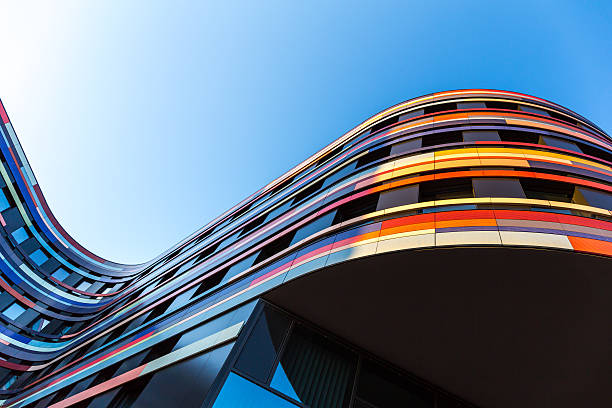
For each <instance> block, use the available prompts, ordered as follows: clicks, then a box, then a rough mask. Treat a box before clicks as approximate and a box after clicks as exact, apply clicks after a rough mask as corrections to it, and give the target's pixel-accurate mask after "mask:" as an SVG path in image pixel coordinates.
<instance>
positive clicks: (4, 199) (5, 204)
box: [0, 188, 11, 211]
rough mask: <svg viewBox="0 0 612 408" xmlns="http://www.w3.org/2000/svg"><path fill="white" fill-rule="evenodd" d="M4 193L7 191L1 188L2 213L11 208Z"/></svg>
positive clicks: (0, 202)
mask: <svg viewBox="0 0 612 408" xmlns="http://www.w3.org/2000/svg"><path fill="white" fill-rule="evenodd" d="M6 192H7V189H4V188H3V189H2V190H0V211H4V210H6V209H7V208H10V207H11V203H10V201H9V200H8V198H6V197H7V196H6Z"/></svg>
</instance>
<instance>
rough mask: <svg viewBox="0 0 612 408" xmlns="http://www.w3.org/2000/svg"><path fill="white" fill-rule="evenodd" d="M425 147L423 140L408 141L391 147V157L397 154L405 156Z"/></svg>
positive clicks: (418, 138)
mask: <svg viewBox="0 0 612 408" xmlns="http://www.w3.org/2000/svg"><path fill="white" fill-rule="evenodd" d="M422 145H423V140H422V139H421V138H420V137H417V138H414V139H410V140H407V141H405V142H402V143H398V144H394V145H393V146H391V156H393V155H396V154H404V153H408V152H412V151H414V150H417V149H420V148H421V146H422Z"/></svg>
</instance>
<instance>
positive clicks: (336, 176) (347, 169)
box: [323, 161, 357, 188]
mask: <svg viewBox="0 0 612 408" xmlns="http://www.w3.org/2000/svg"><path fill="white" fill-rule="evenodd" d="M356 167H357V162H355V161H353V162H350V163H349V164H347V165H346V166H344V167H342V168H341V169H340V170H338V171H336V172H335V173H333V174H330V175H329V176H327V178H326V179H325V182H324V183H323V188H325V187H327V186H331V185H332V184H334V183H335V182H336V181H338V180H340V179H342V178H344V177H346V176H348V175H349V174H351V173H352V172H353V171H355V168H356Z"/></svg>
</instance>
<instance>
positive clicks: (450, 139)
mask: <svg viewBox="0 0 612 408" xmlns="http://www.w3.org/2000/svg"><path fill="white" fill-rule="evenodd" d="M461 142H463V135H462V134H461V132H440V133H434V134H431V135H427V136H424V137H423V142H422V144H423V147H429V146H439V145H445V144H449V143H461Z"/></svg>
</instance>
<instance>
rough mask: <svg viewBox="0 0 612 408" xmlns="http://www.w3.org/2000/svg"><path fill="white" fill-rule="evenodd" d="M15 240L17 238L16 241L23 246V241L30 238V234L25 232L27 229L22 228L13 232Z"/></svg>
mask: <svg viewBox="0 0 612 408" xmlns="http://www.w3.org/2000/svg"><path fill="white" fill-rule="evenodd" d="M13 238H15V241H17V243H18V244H21V243H22V242H23V241H25V240H26V239H28V238H29V236H28V232H27V231H26V230H25V228H23V227H21V228H19V229H16V230H15V231H13Z"/></svg>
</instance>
